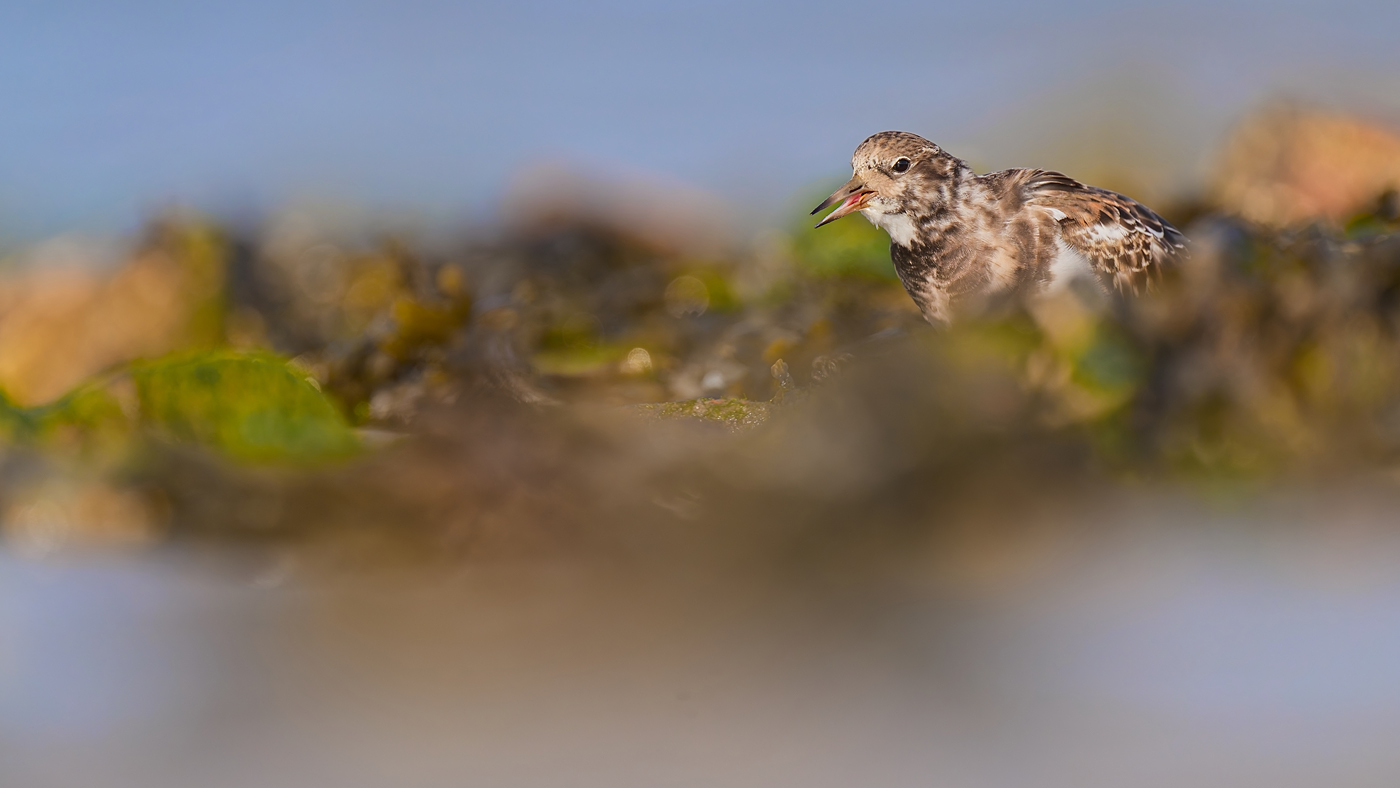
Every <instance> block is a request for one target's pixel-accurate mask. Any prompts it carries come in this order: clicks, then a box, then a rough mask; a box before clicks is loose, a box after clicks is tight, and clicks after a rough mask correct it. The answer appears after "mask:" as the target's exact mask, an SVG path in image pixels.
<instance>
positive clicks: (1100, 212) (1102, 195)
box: [1022, 170, 1186, 292]
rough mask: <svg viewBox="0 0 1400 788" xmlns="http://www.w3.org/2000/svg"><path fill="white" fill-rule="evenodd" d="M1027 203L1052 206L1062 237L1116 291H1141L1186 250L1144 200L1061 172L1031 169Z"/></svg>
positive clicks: (1183, 241)
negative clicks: (1099, 186)
mask: <svg viewBox="0 0 1400 788" xmlns="http://www.w3.org/2000/svg"><path fill="white" fill-rule="evenodd" d="M1024 177H1025V180H1024V181H1023V182H1022V183H1023V188H1024V191H1023V194H1024V196H1025V200H1026V204H1027V205H1036V206H1040V207H1042V208H1045V209H1047V210H1048V211H1050V213H1051V215H1052V216H1053V217H1054V219H1055V221H1056V222H1058V223H1059V225H1060V237H1061V238H1062V239H1063V240H1064V242H1065V243H1066V244H1068V245H1069V246H1070V247H1071V248H1073V249H1074V250H1075V251H1077V252H1079V253H1080V254H1082V255H1084V257H1085V258H1087V259H1088V260H1089V263H1090V265H1092V266H1093V267H1094V270H1095V271H1096V272H1097V273H1098V274H1099V275H1100V276H1102V277H1104V278H1106V279H1108V280H1110V281H1112V282H1113V286H1114V287H1115V288H1117V289H1118V290H1126V291H1130V292H1137V291H1138V289H1139V288H1140V287H1141V286H1142V285H1143V284H1144V283H1146V282H1148V281H1150V280H1151V278H1152V277H1153V276H1154V275H1156V274H1157V273H1158V272H1159V271H1160V270H1161V267H1162V266H1163V265H1164V264H1166V263H1168V262H1170V261H1172V260H1173V259H1179V258H1180V257H1182V256H1184V255H1185V254H1186V237H1185V236H1184V235H1182V234H1181V232H1180V231H1179V230H1177V229H1176V228H1175V227H1173V226H1171V224H1170V223H1169V222H1167V220H1166V219H1163V218H1162V217H1160V216H1158V215H1157V214H1156V213H1153V212H1152V210H1151V209H1150V208H1148V207H1147V206H1146V205H1143V204H1142V203H1140V202H1138V201H1136V200H1134V199H1132V198H1129V197H1124V196H1123V195H1121V194H1118V193H1117V192H1111V191H1108V190H1107V189H1100V188H1097V187H1094V186H1085V185H1084V184H1082V183H1080V182H1079V181H1076V180H1074V179H1073V178H1070V177H1068V176H1066V175H1062V174H1060V173H1058V172H1049V171H1046V170H1027V171H1026V175H1025V176H1024Z"/></svg>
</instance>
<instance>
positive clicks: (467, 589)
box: [0, 115, 1400, 786]
mask: <svg viewBox="0 0 1400 788" xmlns="http://www.w3.org/2000/svg"><path fill="white" fill-rule="evenodd" d="M1298 117H1299V118H1301V120H1299V121H1298V122H1297V123H1294V122H1293V121H1277V120H1274V121H1268V122H1267V123H1266V124H1265V126H1264V127H1259V128H1253V127H1249V126H1246V127H1245V128H1244V129H1243V130H1242V131H1241V135H1242V136H1243V137H1245V138H1248V135H1250V134H1254V135H1256V136H1257V135H1260V134H1265V133H1266V132H1267V130H1268V129H1273V130H1274V131H1275V132H1276V133H1277V134H1278V135H1279V139H1281V140H1283V142H1279V143H1278V144H1277V145H1275V147H1274V148H1269V146H1268V144H1266V143H1264V142H1258V141H1257V140H1256V141H1255V142H1251V143H1249V144H1247V145H1244V146H1243V147H1240V146H1236V147H1234V148H1231V149H1230V151H1229V152H1228V153H1227V157H1226V158H1227V164H1226V165H1224V166H1223V167H1222V173H1223V174H1222V180H1221V182H1220V184H1217V185H1216V187H1214V188H1215V190H1214V191H1213V192H1212V193H1211V195H1210V197H1209V199H1208V200H1206V201H1204V202H1203V203H1202V204H1200V205H1198V206H1194V207H1190V208H1183V209H1182V210H1181V211H1179V214H1178V215H1177V216H1171V217H1169V218H1172V219H1174V220H1176V221H1178V222H1179V224H1180V226H1182V228H1183V229H1184V230H1185V231H1186V232H1187V235H1188V236H1190V237H1191V238H1192V239H1193V241H1194V248H1193V256H1192V258H1191V260H1190V261H1189V262H1188V263H1186V264H1184V265H1183V266H1182V267H1181V268H1180V269H1179V270H1176V271H1173V272H1170V273H1169V275H1168V276H1167V277H1165V278H1164V280H1163V281H1162V282H1160V283H1159V285H1158V286H1157V288H1156V289H1155V291H1154V292H1152V293H1150V294H1147V295H1145V296H1142V297H1139V298H1120V297H1117V296H1109V295H1106V294H1104V293H1102V292H1100V291H1098V290H1095V289H1094V288H1092V287H1085V288H1079V289H1069V290H1066V291H1064V292H1063V293H1061V294H1059V295H1058V296H1055V297H1052V298H1046V299H1043V300H1038V301H1036V302H1034V303H1031V304H1014V303H1009V304H998V305H991V306H990V307H989V308H987V309H986V310H984V311H983V312H981V313H978V314H969V315H966V316H965V317H964V319H963V320H962V321H961V322H960V323H959V324H958V325H957V326H956V327H955V328H953V329H951V330H947V331H933V330H931V329H929V328H927V327H926V326H924V325H923V324H922V321H921V320H920V318H919V317H918V315H917V313H916V312H915V310H914V308H913V306H912V304H911V303H910V301H909V299H908V297H907V296H906V295H905V294H904V292H903V291H902V290H901V289H900V288H899V286H898V283H897V282H895V281H894V280H893V277H892V271H890V269H889V267H888V258H887V254H886V251H885V241H884V238H883V236H882V235H879V234H878V233H877V231H874V230H873V229H871V228H869V227H868V226H866V225H864V224H863V223H860V222H859V220H847V221H844V222H840V223H837V224H836V225H833V226H831V227H830V228H824V229H823V230H822V231H821V232H820V233H809V232H807V231H806V230H805V229H799V230H794V231H793V232H792V233H790V234H782V235H773V236H770V237H768V238H766V239H763V240H761V241H760V242H757V243H753V244H742V243H739V242H737V241H731V240H726V239H725V238H724V236H723V235H722V234H721V233H715V234H714V235H711V236H698V237H697V236H695V234H694V233H690V234H685V233H680V234H677V233H668V232H663V231H658V230H657V228H658V227H660V228H663V229H664V228H665V227H666V226H667V225H666V223H665V222H662V221H656V222H644V223H641V226H640V227H639V226H637V224H636V223H635V222H631V221H628V222H626V223H624V222H623V221H622V220H621V219H619V218H618V217H615V216H609V215H606V214H599V213H596V212H592V213H590V212H583V211H579V210H573V209H571V207H570V205H569V204H567V202H565V203H560V204H555V205H551V206H545V207H540V206H536V207H535V208H534V209H533V211H534V212H533V213H527V214H526V215H524V216H523V217H522V218H521V220H520V221H518V222H517V223H515V224H514V225H512V226H511V227H508V228H503V229H501V230H500V231H498V232H497V233H495V234H494V235H492V236H490V237H485V236H481V237H474V238H472V239H467V240H461V241H457V242H452V243H437V244H427V243H423V242H416V241H415V240H414V239H413V238H412V237H410V236H407V235H405V234H392V233H354V232H344V231H341V232H335V231H331V230H328V229H326V228H324V227H319V226H318V225H317V224H316V223H315V222H313V221H310V220H309V219H308V218H307V217H305V216H297V215H291V216H288V217H285V218H283V219H281V220H278V221H274V222H270V223H269V224H268V225H266V226H263V227H259V228H243V229H237V228H228V227H221V226H218V225H217V224H214V223H212V222H208V221H205V220H201V219H198V218H193V217H178V216H172V217H169V218H167V219H166V220H164V221H161V222H158V223H155V224H154V225H153V226H152V227H151V228H150V230H149V231H148V233H147V234H146V236H145V237H144V238H142V239H140V240H139V241H138V242H136V243H134V244H132V246H131V247H130V248H129V249H123V250H117V251H115V252H114V251H112V250H93V249H92V248H90V247H79V246H74V245H72V244H61V243H56V244H51V245H49V246H46V247H43V248H41V249H39V250H37V251H34V252H32V253H30V255H31V258H35V259H31V265H29V266H28V267H27V268H24V270H22V271H20V272H19V273H17V274H15V275H14V276H12V277H11V279H10V280H9V282H8V283H7V284H6V285H4V286H3V287H0V301H3V303H4V305H5V306H4V309H3V312H2V313H0V388H3V389H4V391H5V392H6V394H7V395H8V397H7V399H6V400H5V402H4V403H3V407H2V408H0V430H3V433H4V435H5V438H6V442H5V448H4V458H3V461H4V465H3V468H4V472H3V474H2V475H0V502H2V503H3V507H4V508H3V529H4V531H3V533H4V539H5V544H6V547H7V549H8V552H9V553H10V554H11V555H12V556H31V557H32V556H47V557H49V558H50V560H49V561H45V562H34V563H21V562H19V561H18V560H17V559H16V558H14V557H12V558H7V559H5V563H3V564H0V570H3V571H0V574H3V576H4V578H5V579H4V580H3V584H4V586H5V591H6V593H5V594H4V595H3V596H4V599H5V600H6V601H5V602H4V603H3V604H0V776H2V777H4V778H5V784H7V785H10V784H16V785H62V784H72V783H101V784H105V785H133V786H136V785H141V786H152V785H186V784H192V783H198V784H202V785H222V784H228V785H242V784H249V783H257V784H264V785H320V784H327V785H329V784H336V785H379V784H385V783H387V782H392V783H393V784H396V785H448V784H496V783H502V782H508V783H515V784H530V785H535V784H540V785H544V784H569V785H595V784H596V785H654V784H656V783H658V782H666V783H676V784H688V785H689V784H694V785H772V784H775V783H776V784H803V785H844V784H851V783H875V784H928V783H930V782H936V783H940V784H942V783H956V784H968V785H1023V784H1038V785H1074V786H1086V785H1105V786H1107V785H1123V784H1162V785H1168V784H1179V783H1183V782H1188V781H1192V782H1201V781H1207V782H1212V783H1215V782H1221V783H1228V784H1233V785H1254V784H1258V785H1265V784H1267V785H1271V786H1289V785H1314V784H1318V783H1320V782H1326V783H1327V784H1329V785H1390V784H1393V783H1394V780H1395V779H1397V777H1400V757H1397V756H1396V754H1395V750H1394V748H1393V746H1391V744H1390V742H1392V741H1393V740H1394V738H1395V736H1396V735H1397V734H1400V668H1397V667H1396V666H1397V665H1400V661H1398V660H1397V659H1396V657H1397V656H1400V653H1397V651H1398V650H1400V640H1397V637H1396V634H1395V633H1397V632H1400V627H1397V626H1396V624H1400V622H1396V621H1394V620H1393V619H1394V618H1395V615H1396V614H1395V612H1394V611H1395V610H1396V609H1397V608H1396V606H1395V601H1396V594H1397V592H1400V587H1397V585H1396V583H1395V581H1394V578H1395V577H1396V576H1397V573H1396V571H1395V570H1396V569H1398V568H1400V542H1397V541H1396V539H1397V532H1396V531H1395V529H1394V528H1393V521H1394V516H1393V514H1392V513H1393V511H1394V508H1395V502H1396V492H1397V491H1396V489H1395V473H1396V469H1397V461H1400V363H1397V359H1400V234H1397V230H1400V216H1398V215H1397V209H1396V200H1395V197H1394V192H1393V189H1392V190H1391V191H1389V192H1387V191H1386V188H1387V186H1388V185H1390V186H1392V187H1393V184H1388V182H1381V181H1377V182H1371V181H1365V182H1360V181H1355V179H1353V181H1355V182H1350V181H1349V182H1348V183H1346V184H1342V185H1340V186H1337V187H1336V189H1334V190H1333V191H1332V192H1330V193H1331V194H1332V197H1329V200H1330V202H1328V203H1327V204H1326V205H1313V206H1312V207H1307V208H1297V207H1296V201H1295V202H1288V199H1289V197H1288V196H1289V195H1290V194H1292V193H1294V192H1297V191H1300V190H1301V192H1302V193H1306V194H1317V193H1319V192H1320V191H1323V190H1324V189H1322V187H1319V186H1317V185H1316V182H1315V180H1313V181H1310V180H1308V178H1314V179H1315V178H1325V177H1326V173H1328V172H1332V171H1335V170H1336V169H1337V168H1336V167H1332V166H1330V165H1329V166H1322V167H1315V166H1312V165H1310V164H1308V162H1309V161H1311V160H1310V159H1309V158H1308V157H1309V156H1312V155H1313V153H1315V152H1316V151H1317V150H1319V149H1320V148H1319V146H1317V145H1310V144H1306V143H1299V142H1297V140H1300V139H1301V140H1307V139H1310V136H1309V135H1314V136H1315V135H1317V134H1322V133H1324V132H1319V131H1317V129H1318V128H1324V129H1325V128H1334V129H1335V128H1342V127H1343V126H1345V124H1344V123H1343V122H1342V121H1340V120H1336V119H1332V120H1327V121H1325V122H1324V121H1318V120H1314V119H1311V118H1309V117H1306V116H1301V115H1300V116H1298ZM1328 123H1332V124H1333V126H1327V124H1328ZM1290 124H1291V125H1290ZM1336 124H1342V125H1341V126H1338V125H1336ZM1347 128H1351V127H1347ZM1261 129H1264V130H1261ZM1338 133H1340V132H1338ZM1377 133H1378V134H1380V133H1381V132H1377ZM1250 139H1254V138H1250ZM1368 139H1381V137H1374V135H1373V137H1368ZM1385 144H1387V143H1376V144H1375V145H1373V146H1371V148H1368V149H1367V150H1368V151H1370V152H1368V153H1366V154H1365V155H1367V156H1370V155H1378V156H1382V158H1384V156H1385V155H1386V154H1385V153H1384V150H1385ZM1242 150H1243V151H1245V153H1241V152H1240V151H1242ZM1259 150H1270V151H1275V152H1274V153H1271V154H1270V156H1269V157H1268V158H1267V161H1263V162H1262V163H1261V161H1258V160H1253V159H1250V158H1249V157H1248V156H1247V155H1245V154H1247V153H1248V152H1249V151H1259ZM1280 151H1281V152H1280ZM1289 151H1293V153H1289ZM1376 151H1381V152H1380V153H1376ZM1327 155H1331V154H1327ZM1241 156H1243V157H1244V158H1243V159H1241ZM1298 162H1302V164H1299V163H1298ZM1358 171H1366V172H1374V171H1376V168H1371V167H1360V168H1359V169H1358ZM1299 173H1303V174H1304V175H1303V176H1300V175H1299ZM1318 173H1322V174H1320V175H1319V174H1318ZM1300 184H1301V185H1300ZM1345 190H1349V191H1348V192H1347V194H1346V195H1343V194H1342V193H1343V191H1345ZM1339 195H1340V196H1339ZM695 208H696V206H694V205H690V206H689V209H690V210H694V209H695ZM633 216H635V214H633V213H630V212H629V213H628V214H627V218H628V219H631V218H632V217H633ZM803 226H804V225H803V224H801V223H799V224H796V225H795V227H803ZM104 256H105V257H107V258H111V259H113V260H115V262H109V263H108V267H107V268H106V269H103V270H102V271H101V272H98V273H95V272H94V267H93V265H94V264H93V262H92V260H91V258H93V257H104ZM56 259H59V260H69V261H78V260H86V263H85V267H79V266H76V265H74V266H69V267H63V266H56V265H55V260H56ZM663 403H664V404H663ZM98 548H105V550H98ZM114 548H116V549H115V551H114V550H113V549H114ZM94 551H95V552H96V555H97V556H105V557H94V555H93V553H94ZM114 555H116V556H118V557H117V558H113V557H112V556H114Z"/></svg>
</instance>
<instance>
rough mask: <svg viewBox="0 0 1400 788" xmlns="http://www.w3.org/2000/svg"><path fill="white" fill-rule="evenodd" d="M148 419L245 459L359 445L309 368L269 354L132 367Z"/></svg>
mask: <svg viewBox="0 0 1400 788" xmlns="http://www.w3.org/2000/svg"><path fill="white" fill-rule="evenodd" d="M130 374H131V379H132V381H133V382H134V383H135V385H136V394H137V398H138V399H139V402H140V409H141V420H142V422H143V423H144V424H145V425H147V426H149V427H151V428H153V429H155V430H156V431H158V432H161V433H164V434H166V435H168V436H170V437H173V438H175V439H177V440H183V441H189V442H193V443H199V444H203V445H206V446H210V447H213V448H216V449H219V450H220V451H222V452H224V453H226V454H228V455H230V456H232V457H234V458H237V459H241V460H251V461H266V460H318V459H327V458H332V457H338V456H345V455H348V454H351V453H353V452H354V451H355V449H356V448H357V447H358V441H357V440H356V438H355V434H354V432H353V431H352V430H351V429H350V426H349V425H348V424H347V422H346V420H345V418H344V417H343V416H342V415H341V413H340V411H339V410H337V409H336V407H335V406H334V405H333V404H332V403H331V402H330V400H328V399H327V398H326V397H325V395H323V394H322V393H321V391H320V389H319V387H318V386H317V385H316V384H315V383H314V382H313V381H312V380H311V379H309V378H308V377H307V376H306V375H304V374H301V373H300V372H298V371H297V370H295V369H293V368H292V367H291V366H290V365H289V364H288V363H287V362H286V361H284V360H282V359H280V358H278V357H276V356H273V355H271V354H265V353H253V354H244V353H230V352H209V353H198V354H194V355H188V356H182V357H174V358H166V359H160V360H157V361H152V362H145V363H139V364H135V365H133V366H132V367H131V369H130Z"/></svg>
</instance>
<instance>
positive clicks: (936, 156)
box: [812, 131, 966, 227]
mask: <svg viewBox="0 0 1400 788" xmlns="http://www.w3.org/2000/svg"><path fill="white" fill-rule="evenodd" d="M965 168H966V165H965V164H963V163H962V161H960V160H959V159H956V158H954V157H953V156H950V155H948V154H947V153H944V152H943V149H942V148H940V147H938V146H937V145H935V144H933V143H932V142H929V141H928V140H926V139H924V138H923V137H920V136H919V135H917V134H910V133H909V132H907V131H882V132H880V133H879V134H875V135H873V136H871V137H869V138H867V139H866V140H865V142H862V143H861V144H860V147H858V148H856V152H855V154H854V155H853V156H851V169H852V170H853V171H854V174H853V175H852V176H851V179H850V180H849V181H846V185H844V186H842V187H841V188H839V189H837V190H836V191H834V192H832V193H831V196H830V197H828V198H826V199H825V200H823V201H822V204H821V205H818V206H817V207H816V208H815V209H813V210H812V213H813V215H815V214H816V213H817V212H818V211H822V210H825V209H827V208H830V207H831V206H833V205H835V206H837V207H836V210H834V211H832V212H831V213H829V214H827V216H826V218H824V219H822V220H821V221H820V222H817V227H821V226H822V225H823V224H826V223H828V222H834V221H836V220H837V219H840V218H841V217H842V216H846V215H849V214H852V213H855V212H856V211H861V212H863V213H864V214H865V216H866V218H868V219H870V220H871V221H872V222H875V223H876V224H879V223H880V222H879V221H877V220H878V219H879V217H881V216H883V215H888V214H902V213H922V212H924V211H929V210H936V209H937V208H938V207H939V205H940V204H942V202H944V201H946V200H947V199H948V196H949V194H950V191H949V187H950V184H951V181H952V180H953V176H955V175H956V174H958V173H959V172H960V171H961V170H963V169H965Z"/></svg>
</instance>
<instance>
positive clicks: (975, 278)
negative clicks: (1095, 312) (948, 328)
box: [812, 131, 1186, 323]
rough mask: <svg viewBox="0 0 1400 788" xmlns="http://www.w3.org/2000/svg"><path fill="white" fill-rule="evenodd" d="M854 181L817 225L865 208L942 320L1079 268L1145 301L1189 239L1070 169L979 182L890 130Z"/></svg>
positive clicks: (912, 286) (831, 200)
mask: <svg viewBox="0 0 1400 788" xmlns="http://www.w3.org/2000/svg"><path fill="white" fill-rule="evenodd" d="M851 168H852V170H854V175H853V176H852V177H851V180H850V181H848V182H847V183H846V185H845V186H842V187H841V188H840V189H837V190H836V192H835V193H833V194H832V195H831V196H830V197H828V198H827V199H826V200H825V201H824V202H823V203H822V204H821V205H819V206H817V208H816V210H814V211H812V213H816V212H817V211H820V210H822V209H823V208H827V207H829V206H831V205H837V206H838V207H837V208H836V210H834V211H832V213H831V214H830V215H829V216H827V217H826V218H825V219H823V220H822V221H821V222H820V223H819V224H818V225H817V226H818V227H820V226H821V225H822V224H826V223H827V222H829V221H834V220H835V219H839V218H841V217H842V216H845V215H847V214H850V213H854V212H855V211H860V212H861V213H862V214H863V215H864V216H865V218H867V219H869V220H870V222H871V223H872V224H875V225H876V226H878V227H880V228H882V229H884V230H885V231H886V232H887V233H889V235H890V257H891V258H892V259H893V261H894V266H895V271H896V272H898V274H899V278H900V281H901V282H903V283H904V288H905V289H906V290H907V291H908V292H909V295H910V296H912V297H913V299H914V301H915V303H917V304H918V305H919V309H920V310H922V311H923V313H924V317H925V318H927V319H928V320H929V322H931V323H942V322H946V321H947V320H948V319H949V317H950V312H949V308H950V305H951V304H952V302H953V301H954V300H955V299H957V298H959V297H962V296H969V295H973V294H989V293H997V292H1007V291H1025V292H1036V291H1040V290H1044V289H1047V288H1050V287H1052V286H1055V285H1056V284H1057V283H1060V284H1062V283H1063V281H1064V280H1065V279H1066V278H1067V277H1070V276H1072V275H1073V273H1074V272H1075V270H1076V269H1079V270H1083V271H1085V272H1086V273H1091V274H1092V275H1095V276H1096V277H1097V278H1098V279H1099V280H1100V281H1102V282H1105V283H1111V284H1112V285H1113V287H1115V288H1116V289H1119V290H1127V291H1132V292H1136V291H1137V290H1138V289H1139V288H1140V287H1141V285H1142V283H1143V282H1145V281H1147V280H1148V279H1149V278H1150V277H1151V276H1152V275H1153V274H1155V273H1156V272H1157V271H1158V270H1159V269H1160V267H1161V266H1162V265H1164V264H1166V263H1167V262H1169V261H1170V260H1171V259H1172V258H1173V257H1175V256H1177V255H1180V254H1182V253H1183V252H1184V250H1185V246H1186V239H1185V237H1184V236H1182V234H1181V233H1180V232H1179V231H1177V229H1176V228H1175V227H1172V226H1171V225H1170V224H1169V223H1167V221H1166V220H1165V219H1163V218H1162V217H1160V216H1158V215H1157V214H1155V213H1153V212H1152V211H1151V210H1150V209H1149V208H1147V206H1145V205H1143V204H1141V203H1139V202H1137V201H1135V200H1132V199H1130V198H1128V197H1124V196H1123V195H1121V194H1117V193H1115V192H1111V191H1108V190H1106V189H1099V188H1096V187H1093V186H1086V185H1084V184H1082V183H1080V182H1078V181H1076V180H1074V179H1072V178H1070V177H1068V176H1065V175H1062V174H1060V173H1058V172H1050V171H1048V170H1034V169H1015V170H1002V171H1001V172H993V173H988V174H986V175H978V174H976V173H974V172H973V171H972V169H971V168H970V167H968V166H967V164H966V163H965V162H963V161H962V160H961V159H958V158H956V157H954V156H952V155H950V154H948V153H946V152H945V151H944V150H943V149H942V148H939V147H938V146H937V145H935V144H933V143H932V142H929V141H928V140H926V139H924V138H923V137H920V136H918V135H917V134H910V133H908V132H902V131H885V132H881V133H879V134H876V135H874V136H872V137H870V138H869V139H867V140H865V142H862V143H861V144H860V147H858V148H856V152H855V155H854V156H852V157H851Z"/></svg>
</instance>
